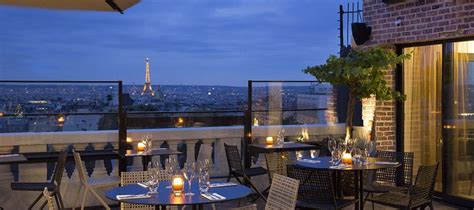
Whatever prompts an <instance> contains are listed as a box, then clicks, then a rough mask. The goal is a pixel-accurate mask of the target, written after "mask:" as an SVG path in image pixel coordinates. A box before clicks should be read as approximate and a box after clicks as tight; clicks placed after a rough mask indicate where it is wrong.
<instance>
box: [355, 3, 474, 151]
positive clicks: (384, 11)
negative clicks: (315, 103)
mask: <svg viewBox="0 0 474 210" xmlns="http://www.w3.org/2000/svg"><path fill="white" fill-rule="evenodd" d="M397 20H399V21H400V22H401V24H400V25H398V26H397V24H396V21H397ZM364 22H366V23H367V25H368V26H370V27H372V35H371V38H370V40H369V41H368V42H367V43H365V44H364V46H375V45H383V46H389V47H394V46H395V45H396V44H407V43H418V42H426V41H434V40H445V39H452V38H461V37H473V39H474V0H405V2H402V3H397V4H385V3H383V2H382V0H364ZM386 80H387V81H388V85H390V86H391V87H394V84H395V71H394V70H393V69H389V70H387V74H386ZM364 106H370V104H364ZM395 120H396V116H395V102H393V101H377V103H376V119H375V123H376V124H375V129H376V138H377V144H378V149H382V150H395V147H396V143H395V142H396V141H395V138H396V136H395V130H396V127H395V126H396V122H395Z"/></svg>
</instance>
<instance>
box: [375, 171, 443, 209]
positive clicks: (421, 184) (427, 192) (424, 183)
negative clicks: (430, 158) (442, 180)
mask: <svg viewBox="0 0 474 210" xmlns="http://www.w3.org/2000/svg"><path fill="white" fill-rule="evenodd" d="M438 165H439V163H436V164H434V165H426V166H420V167H419V168H418V174H417V175H416V181H415V184H414V185H413V187H411V188H410V189H409V190H408V193H404V192H388V193H383V194H381V195H377V196H374V197H371V198H367V201H370V202H373V203H378V204H382V205H385V206H389V207H394V208H400V209H407V210H408V209H416V208H422V209H423V208H425V207H427V206H429V207H430V209H434V208H433V193H434V186H435V182H436V173H437V172H438Z"/></svg>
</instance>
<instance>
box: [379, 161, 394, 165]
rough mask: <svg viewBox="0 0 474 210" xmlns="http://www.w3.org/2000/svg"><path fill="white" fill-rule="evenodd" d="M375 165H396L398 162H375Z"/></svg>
mask: <svg viewBox="0 0 474 210" xmlns="http://www.w3.org/2000/svg"><path fill="white" fill-rule="evenodd" d="M375 164H380V165H398V162H389V161H375Z"/></svg>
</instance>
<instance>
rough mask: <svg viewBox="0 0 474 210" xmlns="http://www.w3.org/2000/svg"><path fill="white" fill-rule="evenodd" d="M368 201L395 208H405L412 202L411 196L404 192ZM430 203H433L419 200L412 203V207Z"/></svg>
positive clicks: (372, 198) (378, 196)
mask: <svg viewBox="0 0 474 210" xmlns="http://www.w3.org/2000/svg"><path fill="white" fill-rule="evenodd" d="M367 201H372V202H374V201H375V202H376V203H379V204H382V205H386V206H391V207H394V208H405V207H407V206H408V204H409V202H410V195H409V194H406V193H402V192H389V193H384V194H381V195H377V196H374V197H370V198H367ZM429 202H431V201H430V200H428V199H417V200H413V201H412V205H411V206H422V205H423V204H426V203H429Z"/></svg>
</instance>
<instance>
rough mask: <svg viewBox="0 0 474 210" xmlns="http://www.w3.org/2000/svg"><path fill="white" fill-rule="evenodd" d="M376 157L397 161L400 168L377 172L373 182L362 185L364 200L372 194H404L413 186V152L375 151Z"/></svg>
mask: <svg viewBox="0 0 474 210" xmlns="http://www.w3.org/2000/svg"><path fill="white" fill-rule="evenodd" d="M377 157H378V158H382V159H386V160H391V161H397V162H399V163H400V164H401V166H400V167H396V168H387V169H380V170H377V171H376V172H375V177H374V178H373V180H371V182H370V183H369V184H365V185H364V191H365V192H367V196H366V198H368V197H369V196H370V195H373V193H386V192H390V191H405V192H406V191H407V190H408V189H409V188H410V187H411V185H412V184H413V178H412V177H413V152H392V151H377Z"/></svg>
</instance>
